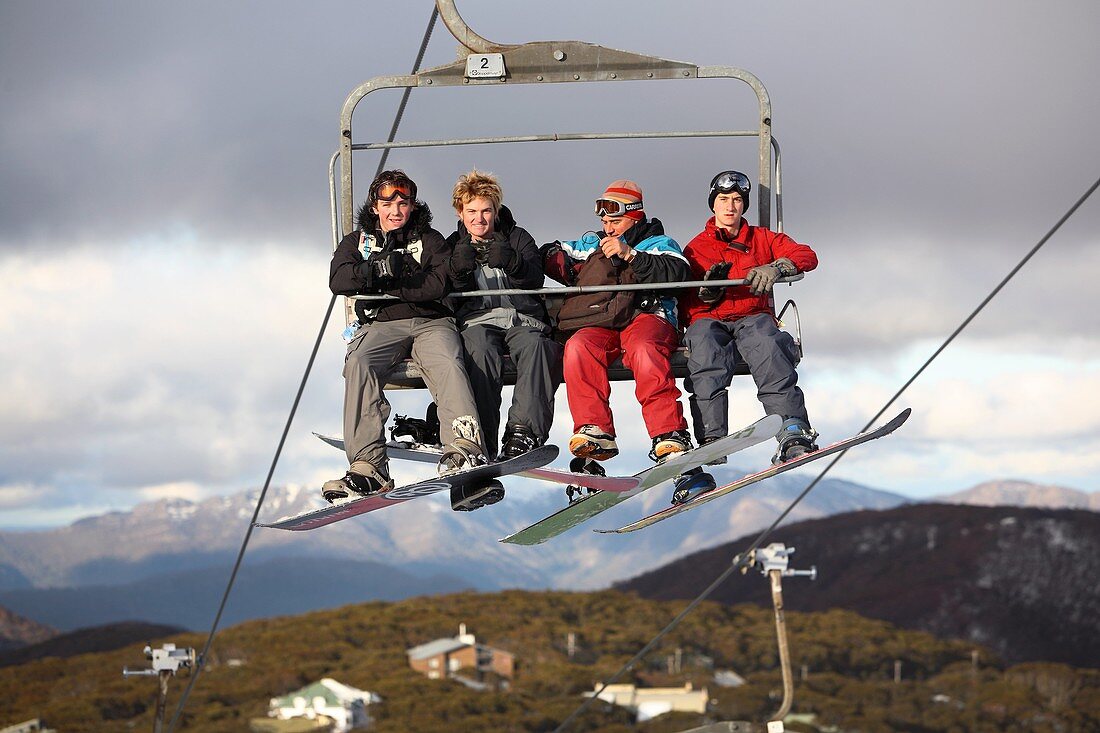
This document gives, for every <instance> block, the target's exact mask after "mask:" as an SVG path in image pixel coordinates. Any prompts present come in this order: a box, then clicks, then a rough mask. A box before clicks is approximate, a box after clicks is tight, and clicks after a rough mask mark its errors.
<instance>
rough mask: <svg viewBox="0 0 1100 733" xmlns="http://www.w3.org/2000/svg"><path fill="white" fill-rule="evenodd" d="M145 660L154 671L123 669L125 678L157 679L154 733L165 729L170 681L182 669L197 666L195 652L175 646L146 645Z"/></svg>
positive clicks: (159, 732)
mask: <svg viewBox="0 0 1100 733" xmlns="http://www.w3.org/2000/svg"><path fill="white" fill-rule="evenodd" d="M143 651H144V652H145V658H146V659H148V660H150V661H151V662H152V663H153V667H152V669H130V668H129V667H123V668H122V676H123V677H153V676H155V677H157V681H158V682H159V690H158V692H157V712H156V716H155V717H154V718H153V733H161V731H162V730H163V729H164V712H165V709H166V707H167V701H168V679H169V678H170V677H172V676H173V675H175V674H176V672H178V671H179V670H180V669H184V668H186V669H191V668H192V667H193V666H194V665H195V650H194V649H192V648H190V647H188V648H186V649H177V648H176V645H175V644H165V645H164V646H162V647H161V648H160V649H153V648H152V647H150V646H148V645H146V647H145V649H144V650H143Z"/></svg>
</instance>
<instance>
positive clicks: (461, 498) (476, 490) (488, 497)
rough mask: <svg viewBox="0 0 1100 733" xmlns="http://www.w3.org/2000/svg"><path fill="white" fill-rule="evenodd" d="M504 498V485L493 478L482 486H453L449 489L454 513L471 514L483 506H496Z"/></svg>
mask: <svg viewBox="0 0 1100 733" xmlns="http://www.w3.org/2000/svg"><path fill="white" fill-rule="evenodd" d="M503 498H504V484H502V483H501V482H499V481H497V480H496V479H495V478H493V479H489V480H488V481H486V482H485V483H483V484H471V485H467V486H454V487H452V488H451V509H454V510H455V511H456V512H472V511H473V510H474V509H480V508H481V507H483V506H489V505H490V504H496V503H497V502H498V501H500V500H501V499H503Z"/></svg>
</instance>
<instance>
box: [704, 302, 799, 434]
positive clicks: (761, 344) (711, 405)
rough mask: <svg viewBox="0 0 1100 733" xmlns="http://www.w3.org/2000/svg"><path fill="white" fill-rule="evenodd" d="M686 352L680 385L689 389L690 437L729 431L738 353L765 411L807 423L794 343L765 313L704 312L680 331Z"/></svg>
mask: <svg viewBox="0 0 1100 733" xmlns="http://www.w3.org/2000/svg"><path fill="white" fill-rule="evenodd" d="M684 341H685V343H687V346H688V349H689V350H690V352H691V353H690V354H689V356H688V374H689V376H688V378H687V379H686V380H684V387H685V388H686V389H687V391H688V392H689V393H690V396H689V397H688V405H689V406H690V408H691V417H692V423H693V424H694V428H695V438H696V440H698V441H700V442H701V441H703V440H704V439H706V438H720V437H722V436H723V435H726V434H727V433H728V432H729V426H728V420H729V396H728V392H727V388H728V387H729V386H730V382H731V381H732V379H733V374H734V368H735V364H736V363H737V355H738V354H740V355H741V358H742V359H744V360H745V363H746V364H748V366H749V372H750V373H751V374H752V378H753V381H755V382H756V396H757V398H758V399H759V400H760V403H761V404H762V405H763V406H764V412H765V413H767V414H768V415H781V416H782V417H784V418H788V417H797V418H801V419H802V420H805V421H806V422H807V424H808V423H809V417H808V415H807V414H806V399H805V396H804V395H803V394H802V390H801V389H799V387H798V372H797V371H796V370H795V365H796V364H797V363H798V355H797V354H798V352H797V347H796V346H795V344H794V339H793V338H792V337H791V335H790V334H789V333H787V332H785V331H781V330H779V328H778V327H777V326H776V325H775V318H773V317H772V316H771V315H770V314H767V313H759V314H756V315H752V316H747V317H745V318H742V319H740V320H737V321H732V322H726V321H717V320H714V319H713V318H703V319H700V320H697V321H695V322H694V323H692V324H691V325H690V326H688V329H687V333H686V334H685V336H684Z"/></svg>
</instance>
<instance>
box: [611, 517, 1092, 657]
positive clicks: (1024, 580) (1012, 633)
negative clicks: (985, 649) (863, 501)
mask: <svg viewBox="0 0 1100 733" xmlns="http://www.w3.org/2000/svg"><path fill="white" fill-rule="evenodd" d="M752 539H755V538H752V537H746V538H743V539H741V540H739V541H737V542H733V543H730V544H726V545H722V546H719V547H715V548H713V549H710V550H706V551H703V552H699V553H695V554H692V555H689V556H687V557H684V558H681V559H679V560H677V561H675V562H673V563H670V564H668V565H666V566H665V567H663V568H660V569H658V570H655V571H651V572H648V573H644V574H642V575H639V576H638V577H635V578H633V579H631V580H628V581H625V582H623V583H619V584H617V585H616V588H618V589H621V590H627V591H633V592H636V593H638V594H639V595H641V596H643V597H646V598H660V599H672V598H694V597H695V596H697V595H698V594H699V592H700V591H701V590H702V589H703V588H705V587H706V586H707V585H709V584H710V583H711V582H712V581H713V580H714V579H715V578H716V577H717V576H718V575H720V574H721V573H722V571H724V570H725V569H726V568H727V567H728V566H729V563H730V560H731V558H732V557H733V556H734V554H736V553H737V552H739V551H740V550H742V549H744V548H745V547H746V546H747V545H748V544H749V543H750V542H751V540H752ZM769 541H771V542H783V543H785V544H786V545H787V546H791V547H795V548H796V552H795V554H794V555H793V557H792V567H796V568H808V567H809V566H811V565H813V566H816V567H817V571H818V577H817V580H815V581H812V582H811V581H809V580H807V579H805V578H791V579H790V580H788V581H786V582H785V583H784V585H783V595H784V601H785V603H786V606H787V608H788V609H794V610H802V611H818V610H825V609H829V608H844V609H849V610H852V611H855V612H857V613H859V614H861V615H863V616H867V617H870V618H878V619H883V620H885V621H889V622H890V623H893V624H896V625H898V626H901V627H904V628H910V629H920V630H924V631H928V632H931V633H933V634H935V635H937V636H939V637H943V638H960V639H969V640H972V641H974V642H976V643H980V644H984V645H988V646H989V647H991V648H993V649H994V650H995V651H997V652H998V653H999V654H1001V655H1002V656H1003V657H1004V658H1005V659H1009V660H1014V661H1022V660H1040V659H1041V660H1047V661H1056V662H1065V663H1067V664H1074V665H1077V666H1091V667H1097V666H1100V634H1097V633H1096V619H1097V618H1100V583H1097V580H1096V579H1097V577H1100V514H1097V513H1095V512H1089V511H1079V510H1049V509H1033V508H1023V507H992V508H987V507H976V506H953V505H947V504H919V505H912V506H904V507H898V508H895V509H888V510H883V511H862V512H853V513H849V514H841V515H837V516H832V517H827V518H824V519H818V520H811V521H806V522H799V523H797V524H792V525H789V526H785V527H781V528H779V529H778V530H776V531H775V532H774V533H773V535H772V536H771V537H770V538H769ZM710 598H711V599H713V600H720V601H722V602H724V603H731V604H732V603H744V602H752V603H758V604H761V605H770V604H771V597H770V594H769V591H768V588H767V586H766V584H764V583H759V582H746V581H745V580H729V581H727V582H726V583H725V584H723V585H722V586H721V587H719V588H718V589H717V590H716V591H715V592H714V593H713V594H712V595H711V596H710Z"/></svg>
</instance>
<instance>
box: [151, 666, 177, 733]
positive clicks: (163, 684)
mask: <svg viewBox="0 0 1100 733" xmlns="http://www.w3.org/2000/svg"><path fill="white" fill-rule="evenodd" d="M171 676H172V670H170V669H162V670H161V671H160V672H159V673H158V674H157V679H158V682H159V683H160V692H159V693H158V694H157V714H156V717H155V718H154V719H153V733H161V731H163V730H164V711H165V710H166V709H167V708H168V678H169V677H171Z"/></svg>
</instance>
